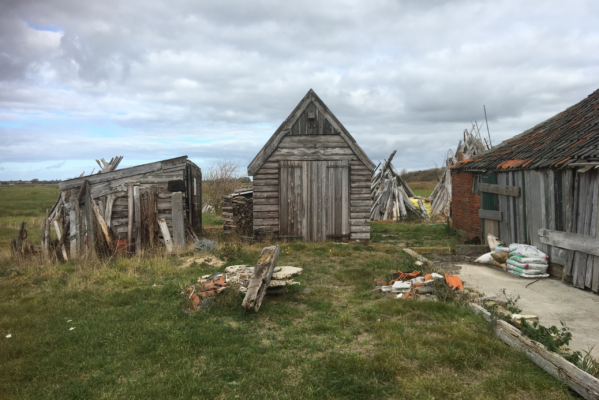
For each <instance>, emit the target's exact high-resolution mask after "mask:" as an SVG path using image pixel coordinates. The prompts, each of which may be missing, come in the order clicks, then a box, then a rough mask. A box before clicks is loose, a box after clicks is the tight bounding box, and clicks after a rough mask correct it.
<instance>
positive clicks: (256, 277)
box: [241, 246, 281, 311]
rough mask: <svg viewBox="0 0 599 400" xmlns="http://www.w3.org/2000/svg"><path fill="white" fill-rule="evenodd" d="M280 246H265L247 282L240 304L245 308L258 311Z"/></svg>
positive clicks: (279, 251)
mask: <svg viewBox="0 0 599 400" xmlns="http://www.w3.org/2000/svg"><path fill="white" fill-rule="evenodd" d="M280 253H281V248H280V247H279V246H271V247H265V248H263V249H262V254H260V258H259V259H258V263H257V264H256V267H255V268H254V273H253V275H252V278H251V279H250V282H249V284H248V289H247V292H246V293H245V298H244V299H243V303H241V305H242V306H243V307H244V308H245V309H246V310H250V309H254V311H258V310H259V309H260V306H261V305H262V300H263V299H264V295H265V294H266V288H268V285H269V284H270V279H271V278H272V274H273V271H274V269H275V265H276V264H277V260H278V259H279V254H280Z"/></svg>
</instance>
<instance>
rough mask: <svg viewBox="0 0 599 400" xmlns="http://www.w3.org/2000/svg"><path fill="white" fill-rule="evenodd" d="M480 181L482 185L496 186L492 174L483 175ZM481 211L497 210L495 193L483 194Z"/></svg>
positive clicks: (495, 176)
mask: <svg viewBox="0 0 599 400" xmlns="http://www.w3.org/2000/svg"><path fill="white" fill-rule="evenodd" d="M482 180H483V183H490V184H493V185H496V184H497V175H495V174H493V173H491V174H483V176H482ZM483 210H493V211H496V210H499V206H498V203H497V195H496V194H495V193H483Z"/></svg>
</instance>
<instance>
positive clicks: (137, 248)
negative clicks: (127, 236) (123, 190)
mask: <svg viewBox="0 0 599 400" xmlns="http://www.w3.org/2000/svg"><path fill="white" fill-rule="evenodd" d="M133 202H134V203H135V254H137V255H139V254H141V250H142V245H141V218H142V216H141V199H140V196H139V185H135V186H133Z"/></svg>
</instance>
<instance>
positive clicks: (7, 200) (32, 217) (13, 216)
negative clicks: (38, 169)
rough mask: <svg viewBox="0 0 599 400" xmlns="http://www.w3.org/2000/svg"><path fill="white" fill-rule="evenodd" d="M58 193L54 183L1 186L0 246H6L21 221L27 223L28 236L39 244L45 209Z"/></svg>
mask: <svg viewBox="0 0 599 400" xmlns="http://www.w3.org/2000/svg"><path fill="white" fill-rule="evenodd" d="M59 193H60V190H59V189H58V185H23V186H1V187H0V248H4V247H8V246H10V240H11V239H13V238H16V237H17V235H18V233H19V226H20V224H21V221H26V222H27V232H28V238H29V239H30V240H31V241H32V242H33V243H34V244H39V241H40V240H41V238H42V223H43V219H44V217H45V216H46V209H49V208H52V206H54V203H56V199H57V198H58V194H59Z"/></svg>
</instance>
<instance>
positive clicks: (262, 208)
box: [254, 203, 279, 212]
mask: <svg viewBox="0 0 599 400" xmlns="http://www.w3.org/2000/svg"><path fill="white" fill-rule="evenodd" d="M256 211H279V205H278V204H268V205H261V204H260V205H258V204H255V203H254V212H256Z"/></svg>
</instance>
